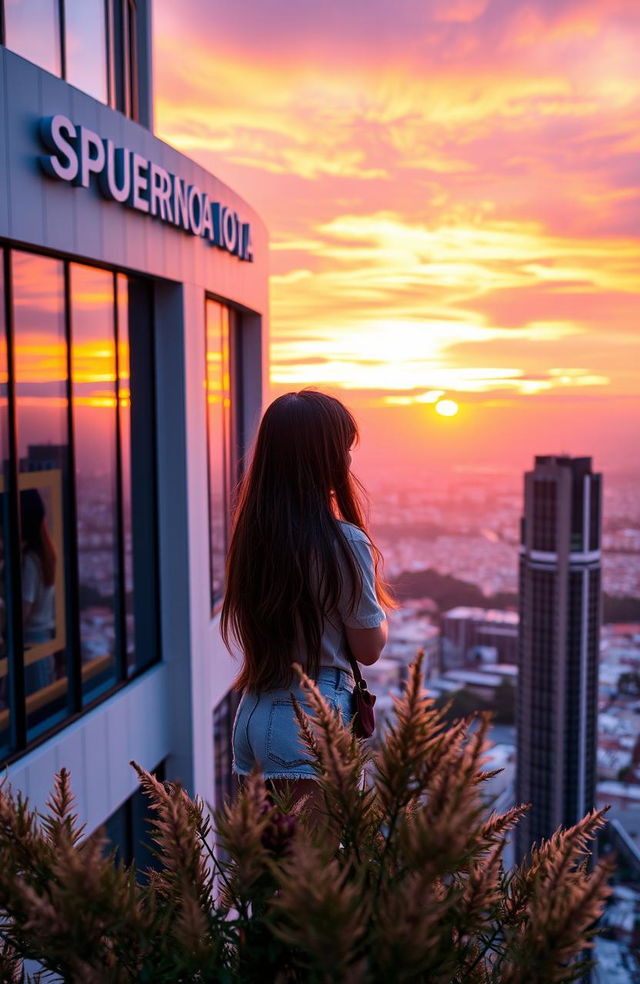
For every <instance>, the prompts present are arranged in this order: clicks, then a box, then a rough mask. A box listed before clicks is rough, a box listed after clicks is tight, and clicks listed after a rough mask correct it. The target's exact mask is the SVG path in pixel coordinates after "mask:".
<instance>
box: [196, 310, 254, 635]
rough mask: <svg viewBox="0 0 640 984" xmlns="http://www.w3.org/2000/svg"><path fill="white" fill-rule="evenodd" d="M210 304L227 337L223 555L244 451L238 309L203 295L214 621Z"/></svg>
mask: <svg viewBox="0 0 640 984" xmlns="http://www.w3.org/2000/svg"><path fill="white" fill-rule="evenodd" d="M210 301H213V302H214V303H215V304H219V305H220V306H221V307H222V308H224V309H226V311H227V312H228V317H229V334H228V340H227V349H228V352H227V363H226V366H225V365H224V364H223V367H222V371H223V374H224V372H225V369H226V371H228V374H229V390H228V398H229V414H228V419H227V421H226V422H225V421H224V418H223V429H224V430H223V448H222V465H223V471H224V476H223V477H224V550H225V555H226V552H227V550H228V548H229V539H230V533H231V522H232V515H233V509H234V506H235V499H236V495H237V490H238V486H239V483H240V480H241V479H242V474H243V457H244V447H243V444H242V436H243V433H244V427H243V394H242V379H243V373H242V371H241V367H242V315H243V311H242V308H241V307H239V306H237V305H235V304H230V303H229V301H228V300H227V299H226V298H223V297H221V296H220V295H218V294H213V293H211V292H209V291H206V292H205V295H204V371H205V380H204V383H205V385H204V393H205V424H206V450H207V530H208V554H209V564H208V568H209V607H210V618H211V619H214V618H215V617H216V616H217V615H218V614H219V613H220V609H221V608H222V600H223V597H224V581H223V587H222V591H220V592H219V594H216V593H214V589H213V571H214V566H213V559H214V558H213V553H212V549H211V546H212V544H211V516H212V487H211V460H210V449H211V437H212V435H211V430H210V423H209V402H208V400H209V375H208V368H207V365H208V363H207V354H208V351H209V350H208V347H207V338H208V331H209V329H208V323H207V306H208V304H209V302H210Z"/></svg>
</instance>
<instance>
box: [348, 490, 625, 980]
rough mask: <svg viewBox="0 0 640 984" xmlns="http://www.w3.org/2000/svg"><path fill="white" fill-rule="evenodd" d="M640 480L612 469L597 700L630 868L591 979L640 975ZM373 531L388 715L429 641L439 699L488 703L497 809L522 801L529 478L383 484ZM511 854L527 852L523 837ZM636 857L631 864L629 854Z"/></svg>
mask: <svg viewBox="0 0 640 984" xmlns="http://www.w3.org/2000/svg"><path fill="white" fill-rule="evenodd" d="M637 481H638V479H637V477H635V476H633V475H631V474H628V475H624V474H607V473H605V474H604V475H603V511H602V540H601V543H602V593H603V608H602V612H603V614H602V625H601V628H600V638H599V662H598V696H597V764H596V780H597V785H596V805H597V806H598V807H601V806H605V805H609V806H610V810H609V812H608V819H609V821H610V822H609V824H608V828H607V829H608V831H609V839H607V838H603V839H602V841H601V843H600V845H599V849H600V850H602V851H606V850H609V849H611V846H612V843H611V841H612V839H613V841H614V842H615V843H614V845H613V846H614V847H615V850H616V851H617V854H618V858H619V862H620V863H619V870H618V877H617V878H616V884H615V885H614V888H613V894H612V897H611V900H610V903H609V905H608V907H607V910H606V912H605V916H604V919H603V924H604V925H603V931H602V935H601V936H600V937H599V938H598V941H597V944H596V947H597V949H596V953H597V959H598V967H597V969H596V970H595V971H594V973H593V976H592V980H593V981H594V982H596V984H599V982H603V984H604V982H607V984H632V982H634V981H637V980H639V979H640V962H639V960H638V952H639V951H638V943H639V940H638V929H637V926H638V924H639V922H640V502H639V501H638V496H637V488H638V485H637ZM369 493H370V499H371V503H370V510H371V522H372V531H373V535H374V538H375V540H376V544H377V546H378V547H379V549H380V550H381V552H382V554H383V557H384V561H385V567H384V570H385V576H386V577H387V579H388V581H389V582H390V584H391V585H392V587H393V588H394V590H395V593H396V597H397V599H398V603H399V608H398V609H397V610H396V611H395V612H394V613H393V614H392V616H391V618H390V621H389V629H390V634H389V642H388V644H387V647H386V649H385V651H384V654H383V656H382V658H381V659H380V661H379V662H378V663H377V664H376V665H375V666H374V667H370V668H368V671H367V676H368V678H369V679H370V686H371V687H372V689H373V690H374V691H375V692H376V693H377V694H378V695H379V697H378V705H377V706H379V707H380V715H381V717H383V718H384V716H385V715H387V714H390V713H391V712H392V706H393V696H394V694H395V693H396V692H397V691H398V689H399V687H400V686H401V684H402V680H403V679H404V677H405V674H406V667H407V666H408V664H409V663H410V662H411V661H412V660H413V659H414V658H415V655H416V652H417V650H418V649H423V650H424V652H425V667H426V687H427V693H428V694H429V696H432V697H433V698H434V699H436V700H437V701H438V702H439V703H441V704H443V703H445V702H447V701H452V705H451V712H450V713H451V716H452V717H455V716H460V715H462V714H468V713H471V712H472V711H473V710H481V709H489V710H491V711H492V712H493V714H494V723H493V727H492V729H491V741H492V743H493V747H492V748H491V749H490V752H489V756H490V757H489V762H488V763H487V767H488V768H491V769H501V770H502V771H501V772H500V774H499V775H498V776H496V777H495V778H494V779H493V780H491V782H490V784H489V787H488V796H489V798H490V800H491V804H492V806H493V807H495V809H496V810H498V811H503V810H506V809H508V808H509V807H511V806H513V805H515V803H516V767H517V735H516V727H515V721H516V718H515V714H516V687H517V684H518V665H517V660H518V622H519V617H518V601H519V599H518V560H519V544H520V517H521V515H522V510H523V488H522V476H521V475H517V476H515V475H514V476H509V475H504V474H503V475H499V476H496V475H492V474H486V473H483V472H478V473H466V474H463V475H460V477H459V478H458V479H457V480H454V479H451V478H449V479H447V480H441V481H440V482H436V483H434V484H433V485H431V486H429V487H424V486H421V487H416V488H407V489H403V490H401V491H399V490H397V489H394V488H393V487H392V486H391V485H390V484H385V483H383V482H380V483H376V482H373V483H370V485H369ZM510 848H511V854H510V855H507V856H506V858H505V860H506V861H507V863H513V862H514V861H515V860H516V857H515V853H514V850H513V848H514V845H513V844H511V845H510ZM630 859H631V863H629V861H630Z"/></svg>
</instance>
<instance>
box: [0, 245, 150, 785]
mask: <svg viewBox="0 0 640 984" xmlns="http://www.w3.org/2000/svg"><path fill="white" fill-rule="evenodd" d="M12 252H17V253H20V254H25V253H26V254H29V255H32V256H40V257H45V258H48V259H54V260H57V261H59V262H61V263H62V264H63V272H64V312H63V315H64V324H65V341H66V346H67V381H66V390H67V392H66V397H67V408H66V413H67V421H68V432H67V433H68V449H69V450H68V468H69V475H70V481H69V488H68V492H67V497H68V501H67V503H66V508H67V509H68V518H69V528H68V529H67V530H66V531H65V544H64V546H65V555H64V568H65V582H66V583H65V607H66V622H65V633H66V637H67V645H68V647H69V648H68V651H67V652H68V656H67V667H66V670H67V680H68V685H67V690H66V708H65V710H66V713H65V716H64V717H63V718H62V720H60V719H58V717H57V716H56V717H54V720H53V723H52V724H51V726H50V727H47V726H46V725H45V727H44V728H43V730H42V731H41V732H39V733H38V734H36V735H33V736H32V737H29V736H28V727H27V697H26V694H25V689H26V688H25V680H24V665H25V664H24V644H23V632H22V583H21V582H22V576H21V553H20V533H19V530H20V519H19V517H20V499H19V495H20V487H21V485H22V484H23V482H22V480H21V478H20V476H21V475H23V474H27V473H21V472H20V471H19V467H20V454H19V438H18V413H17V409H18V407H17V398H16V384H17V380H16V371H15V370H16V367H15V355H14V343H15V332H14V317H13V312H14V291H13V283H12V276H11V273H12V264H11V254H12ZM0 263H1V264H2V271H3V277H2V281H3V293H4V299H3V303H4V311H3V312H2V315H1V316H0V331H4V333H5V339H6V352H7V371H8V380H7V409H6V413H7V428H6V431H7V436H8V447H7V452H8V468H7V473H6V477H7V489H6V491H7V507H6V508H7V510H8V516H9V523H8V530H7V536H8V542H7V544H6V548H5V573H4V578H5V582H4V586H5V603H6V610H7V621H6V632H7V637H6V650H7V651H6V657H5V658H6V660H7V698H8V700H7V708H6V713H7V714H8V724H7V730H8V733H9V750H8V752H6V754H5V753H3V752H0V768H5V767H6V766H8V765H11V764H12V763H14V762H15V761H17V760H18V759H20V758H22V756H23V755H25V754H26V753H27V752H30V751H31V750H32V749H34V748H37V747H38V746H39V745H41V744H43V743H44V742H46V741H48V740H49V739H50V738H52V737H53V736H54V735H56V734H58V733H60V732H61V731H63V730H64V729H65V728H67V727H69V725H71V724H72V723H74V722H76V721H77V720H79V719H80V718H82V717H84V715H85V714H87V713H89V712H90V711H91V710H93V709H94V708H95V707H97V706H98V705H100V704H102V703H103V702H104V701H106V700H108V699H109V698H111V697H112V696H113V695H114V694H116V693H118V692H119V691H120V690H122V689H123V688H124V687H126V686H127V685H128V684H129V683H132V682H133V681H135V680H136V679H138V677H140V676H141V675H142V674H143V673H146V672H147V671H148V670H149V669H151V668H152V667H153V666H156V665H157V664H158V663H160V662H161V661H162V650H161V633H160V615H159V610H160V606H159V605H155V606H154V607H155V611H154V612H153V621H154V625H153V633H154V642H155V659H153V660H152V661H151V662H146V663H145V664H144V665H136V666H135V668H134V669H133V671H131V672H130V671H129V667H128V654H127V633H126V626H125V624H124V619H125V610H126V598H125V593H126V583H125V567H124V538H123V533H124V525H123V498H124V497H123V486H122V482H121V477H122V476H121V463H122V453H123V449H122V443H121V421H120V394H121V374H120V352H119V349H120V345H119V342H120V331H119V317H120V315H119V311H118V293H117V288H118V276H121V275H124V276H126V277H128V276H129V273H128V272H127V271H125V270H123V269H121V268H119V267H114V266H113V265H110V264H104V263H97V262H95V261H91V260H85V259H84V258H82V257H78V256H70V255H68V254H64V255H62V254H59V253H53V252H52V251H50V250H44V249H37V248H31V247H27V248H24V247H23V246H22V245H16V244H15V243H12V242H10V241H7V240H1V239H0ZM72 264H79V265H82V266H87V267H93V268H94V269H97V270H100V271H103V272H107V273H109V274H110V275H111V279H112V283H113V321H112V324H113V329H114V342H115V347H116V373H117V378H116V390H115V392H116V407H115V422H114V432H115V441H116V462H117V474H118V483H117V490H116V509H115V535H116V536H117V537H118V544H117V554H118V580H117V591H116V597H115V630H116V643H115V652H114V656H115V660H114V664H115V671H116V680H115V682H114V683H113V684H112V685H111V686H107V687H105V688H104V690H100V691H99V692H98V693H96V695H95V696H93V697H90V699H86V696H85V698H84V700H83V681H84V679H85V677H84V675H83V673H82V669H83V664H82V658H81V648H80V605H79V575H78V561H79V554H78V542H77V541H78V537H77V489H76V473H75V454H74V448H75V434H74V428H73V426H72V424H73V412H74V407H73V400H72V396H73V394H72V377H71V343H72V335H71V328H72V326H71V319H72V311H71V304H72V298H71V282H70V281H71V269H70V268H71V265H72ZM131 276H133V277H135V279H136V280H140V281H147V280H148V279H149V278H146V277H144V276H141V275H139V274H138V273H134V274H131ZM152 356H153V358H152V362H151V364H150V366H149V383H150V387H151V396H152V406H153V419H152V421H151V427H152V428H153V433H154V450H153V460H154V465H155V460H156V456H155V434H156V433H157V427H156V397H155V386H156V381H155V355H154V352H153V344H152ZM130 372H131V370H130ZM128 385H130V379H129V383H128ZM156 475H157V471H156V469H155V467H154V477H153V483H152V488H151V492H150V498H151V500H152V508H153V513H154V517H153V526H154V544H153V550H154V557H153V558H152V560H151V562H150V564H149V570H150V572H151V573H152V574H153V579H154V586H153V592H154V595H155V597H156V598H159V591H160V583H159V577H158V563H157V558H158V557H159V528H158V488H157V479H156ZM63 508H64V506H63ZM134 599H135V585H134ZM86 665H87V666H91V663H88V664H86Z"/></svg>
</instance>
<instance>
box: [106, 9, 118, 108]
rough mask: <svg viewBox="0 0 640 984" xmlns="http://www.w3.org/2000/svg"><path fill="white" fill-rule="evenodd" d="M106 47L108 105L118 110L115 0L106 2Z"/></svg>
mask: <svg viewBox="0 0 640 984" xmlns="http://www.w3.org/2000/svg"><path fill="white" fill-rule="evenodd" d="M104 20H105V32H104V33H105V46H106V58H107V105H109V106H111V108H112V109H117V106H116V92H115V66H114V41H113V26H114V25H113V0H104Z"/></svg>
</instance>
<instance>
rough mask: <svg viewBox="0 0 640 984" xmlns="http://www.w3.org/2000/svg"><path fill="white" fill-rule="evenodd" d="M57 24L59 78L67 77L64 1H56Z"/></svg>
mask: <svg viewBox="0 0 640 984" xmlns="http://www.w3.org/2000/svg"><path fill="white" fill-rule="evenodd" d="M58 11H59V16H58V23H59V26H60V77H61V78H63V79H66V77H67V37H66V34H67V32H66V25H65V17H64V0H58Z"/></svg>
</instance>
